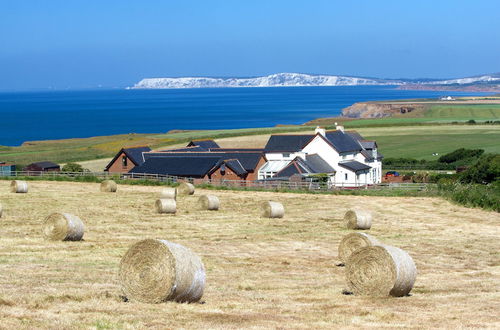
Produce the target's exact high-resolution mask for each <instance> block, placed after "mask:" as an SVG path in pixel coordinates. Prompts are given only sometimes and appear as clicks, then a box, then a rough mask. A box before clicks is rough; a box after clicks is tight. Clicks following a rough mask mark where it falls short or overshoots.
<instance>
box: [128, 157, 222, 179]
mask: <svg viewBox="0 0 500 330" xmlns="http://www.w3.org/2000/svg"><path fill="white" fill-rule="evenodd" d="M219 160H220V158H218V157H196V156H192V155H190V154H189V155H179V156H175V157H151V158H148V159H146V161H145V162H144V164H142V165H140V166H136V167H134V168H133V169H132V170H130V171H129V173H150V174H163V175H172V176H184V177H203V176H205V175H206V174H207V173H208V172H209V171H210V170H211V169H212V168H213V167H214V166H215V165H216V164H217V162H219Z"/></svg>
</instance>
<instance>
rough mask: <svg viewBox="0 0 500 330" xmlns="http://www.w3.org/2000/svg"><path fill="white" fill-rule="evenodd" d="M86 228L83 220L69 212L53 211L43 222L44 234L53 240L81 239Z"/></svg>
mask: <svg viewBox="0 0 500 330" xmlns="http://www.w3.org/2000/svg"><path fill="white" fill-rule="evenodd" d="M84 230H85V228H84V226H83V222H82V220H80V218H79V217H77V216H76V215H72V214H69V213H52V214H51V215H49V216H48V217H47V218H46V219H45V222H44V224H43V234H44V236H45V238H46V239H48V240H51V241H79V240H81V239H82V237H83V232H84Z"/></svg>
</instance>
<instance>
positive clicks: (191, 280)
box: [119, 239, 205, 303]
mask: <svg viewBox="0 0 500 330" xmlns="http://www.w3.org/2000/svg"><path fill="white" fill-rule="evenodd" d="M119 279H120V283H121V286H122V289H123V292H124V294H125V296H126V297H127V298H128V299H130V300H133V301H140V302H146V303H160V302H164V301H176V302H196V301H198V300H200V299H201V297H202V296H203V290H204V289H205V267H204V266H203V262H202V261H201V259H200V258H199V257H198V256H197V255H196V254H195V253H193V252H192V251H191V250H189V249H188V248H186V247H184V246H182V245H179V244H176V243H172V242H169V241H166V240H156V239H146V240H142V241H140V242H138V243H136V244H134V245H132V247H130V249H129V250H128V251H127V253H126V254H125V255H124V256H123V258H122V260H121V262H120V271H119Z"/></svg>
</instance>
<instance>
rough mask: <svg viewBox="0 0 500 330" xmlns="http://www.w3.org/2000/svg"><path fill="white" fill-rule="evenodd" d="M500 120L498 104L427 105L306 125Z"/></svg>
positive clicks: (369, 124) (320, 119) (378, 124)
mask: <svg viewBox="0 0 500 330" xmlns="http://www.w3.org/2000/svg"><path fill="white" fill-rule="evenodd" d="M470 119H473V120H475V121H477V122H484V121H498V120H500V104H429V105H426V106H425V110H419V111H415V112H412V113H406V114H400V115H397V116H394V117H385V118H373V119H345V118H338V117H332V118H318V119H315V120H312V121H310V122H307V123H306V124H308V125H323V126H330V125H334V123H336V122H337V123H342V124H343V125H344V126H345V127H351V128H355V127H377V126H379V127H382V126H412V125H429V124H448V123H452V122H458V123H464V122H466V121H468V120H470Z"/></svg>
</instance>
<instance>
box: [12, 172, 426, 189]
mask: <svg viewBox="0 0 500 330" xmlns="http://www.w3.org/2000/svg"><path fill="white" fill-rule="evenodd" d="M3 177H4V178H11V179H15V178H16V177H43V178H48V179H50V178H52V179H55V178H57V177H61V178H84V177H89V178H98V179H116V180H120V179H127V180H149V181H157V182H166V183H176V182H180V181H188V182H192V183H194V184H206V185H211V186H215V187H246V188H255V189H269V190H276V189H290V190H316V191H334V190H339V189H369V190H383V189H400V190H414V191H422V190H426V189H428V188H429V187H431V186H432V184H428V183H397V182H391V183H381V184H375V185H361V184H359V183H343V184H340V185H334V186H332V185H327V184H325V183H320V182H313V181H298V182H297V181H288V180H269V179H267V180H258V181H246V180H216V181H210V180H203V179H198V178H184V177H176V176H171V175H162V174H149V173H108V172H56V171H54V172H36V171H17V172H11V175H10V176H7V175H4V176H3Z"/></svg>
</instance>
